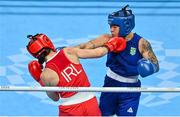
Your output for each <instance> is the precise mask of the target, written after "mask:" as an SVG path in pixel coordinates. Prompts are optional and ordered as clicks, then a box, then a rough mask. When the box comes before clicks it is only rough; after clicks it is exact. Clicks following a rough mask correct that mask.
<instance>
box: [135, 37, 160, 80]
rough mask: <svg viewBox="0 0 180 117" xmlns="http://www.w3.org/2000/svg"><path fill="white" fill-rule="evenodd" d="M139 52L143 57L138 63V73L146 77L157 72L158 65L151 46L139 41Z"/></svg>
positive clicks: (146, 42)
mask: <svg viewBox="0 0 180 117" xmlns="http://www.w3.org/2000/svg"><path fill="white" fill-rule="evenodd" d="M139 50H140V53H141V54H142V56H143V59H141V60H140V61H139V62H138V71H139V73H140V75H141V76H142V77H146V76H148V75H151V74H153V73H155V72H158V71H159V63H158V60H157V57H156V56H155V54H154V52H153V49H152V47H151V44H150V43H149V42H148V41H147V40H145V39H143V38H142V39H141V40H140V42H139Z"/></svg>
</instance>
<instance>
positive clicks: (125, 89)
mask: <svg viewBox="0 0 180 117" xmlns="http://www.w3.org/2000/svg"><path fill="white" fill-rule="evenodd" d="M0 91H36V92H45V91H57V92H180V88H170V87H169V88H164V87H163V88H162V87H161V88H158V87H28V86H0Z"/></svg>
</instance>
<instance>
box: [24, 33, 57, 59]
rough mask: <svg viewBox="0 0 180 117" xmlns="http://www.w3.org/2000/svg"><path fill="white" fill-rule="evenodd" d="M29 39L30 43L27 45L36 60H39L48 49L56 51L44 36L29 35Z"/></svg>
mask: <svg viewBox="0 0 180 117" xmlns="http://www.w3.org/2000/svg"><path fill="white" fill-rule="evenodd" d="M28 38H29V39H30V42H29V43H28V45H27V50H28V52H29V53H30V54H31V55H32V56H33V57H35V58H38V57H39V55H41V54H42V53H43V52H44V51H45V49H47V48H49V49H51V50H53V51H54V52H55V51H56V49H55V47H54V45H53V43H52V42H51V40H50V39H49V38H48V37H47V36H46V35H44V34H37V35H35V36H32V35H29V36H28Z"/></svg>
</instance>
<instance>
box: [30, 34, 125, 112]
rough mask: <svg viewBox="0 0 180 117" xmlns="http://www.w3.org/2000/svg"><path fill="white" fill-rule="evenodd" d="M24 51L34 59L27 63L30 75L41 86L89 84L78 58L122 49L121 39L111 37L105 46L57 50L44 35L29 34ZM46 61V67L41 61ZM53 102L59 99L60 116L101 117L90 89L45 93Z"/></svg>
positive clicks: (96, 55)
mask: <svg viewBox="0 0 180 117" xmlns="http://www.w3.org/2000/svg"><path fill="white" fill-rule="evenodd" d="M28 38H29V39H30V41H29V43H28V45H27V50H28V52H29V53H30V54H31V55H32V56H33V57H35V58H37V59H38V61H37V60H33V61H31V62H30V63H29V64H28V69H29V72H30V74H31V75H32V77H33V78H34V79H35V80H36V81H38V82H39V83H40V84H41V86H57V87H90V82H89V80H88V78H87V75H86V73H85V71H84V69H83V67H82V65H81V64H80V62H79V58H98V57H101V56H104V55H105V54H107V53H108V51H110V52H112V51H113V52H119V51H123V50H124V49H125V47H126V42H125V41H124V39H121V38H119V37H117V38H112V39H111V40H110V41H108V42H107V43H106V44H105V46H103V47H99V48H96V49H80V48H77V47H67V48H63V49H61V50H59V51H56V49H55V47H54V45H53V43H52V42H51V40H50V39H49V38H48V37H47V36H46V35H44V34H37V35H34V36H32V35H30V36H28ZM44 62H45V68H44V69H43V66H42V64H43V63H44ZM47 95H48V96H49V97H50V98H51V99H52V100H54V101H58V100H59V99H60V98H61V100H62V103H61V104H60V105H59V116H101V112H100V109H99V107H98V102H97V99H96V97H95V96H94V94H93V93H91V92H47Z"/></svg>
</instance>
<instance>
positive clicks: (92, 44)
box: [75, 34, 111, 49]
mask: <svg viewBox="0 0 180 117" xmlns="http://www.w3.org/2000/svg"><path fill="white" fill-rule="evenodd" d="M110 38H111V36H110V35H109V34H104V35H101V36H99V37H97V38H95V39H92V40H90V41H88V42H86V43H82V44H80V45H78V46H75V47H76V48H80V49H94V48H97V47H100V46H103V45H104V44H105V43H106V42H107V41H108V40H109V39H110Z"/></svg>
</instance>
